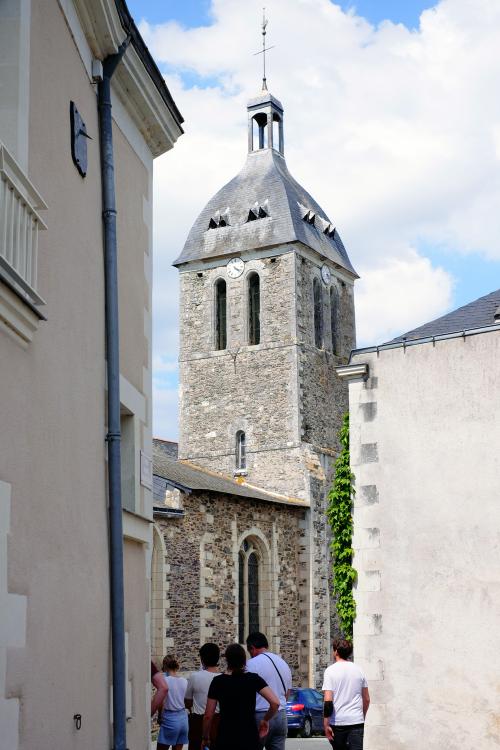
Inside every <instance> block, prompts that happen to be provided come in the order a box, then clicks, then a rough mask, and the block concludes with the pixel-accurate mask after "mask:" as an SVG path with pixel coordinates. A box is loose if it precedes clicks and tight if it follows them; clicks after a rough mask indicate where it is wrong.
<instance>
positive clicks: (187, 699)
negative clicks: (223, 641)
mask: <svg viewBox="0 0 500 750" xmlns="http://www.w3.org/2000/svg"><path fill="white" fill-rule="evenodd" d="M219 656H220V652H219V647H218V646H217V644H216V643H204V644H203V646H202V647H201V648H200V661H201V665H202V669H199V670H198V671H197V672H193V673H192V674H191V675H190V676H189V679H188V684H187V688H186V695H185V696H184V703H185V705H186V708H187V709H188V710H189V712H190V713H189V747H188V750H200V747H201V737H202V724H203V714H204V713H205V708H206V707H207V695H208V688H209V687H210V685H211V683H212V680H213V678H214V677H215V676H216V675H218V674H220V672H219V667H218V664H219ZM216 711H217V716H214V719H213V721H212V726H211V731H210V739H211V741H212V742H215V738H216V736H217V728H218V725H219V710H218V708H217V709H216Z"/></svg>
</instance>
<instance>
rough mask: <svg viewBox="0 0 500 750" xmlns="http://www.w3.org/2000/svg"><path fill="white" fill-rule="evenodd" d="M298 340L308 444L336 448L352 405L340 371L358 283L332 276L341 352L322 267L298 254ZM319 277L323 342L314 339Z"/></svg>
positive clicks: (349, 342) (349, 344)
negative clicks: (335, 343)
mask: <svg viewBox="0 0 500 750" xmlns="http://www.w3.org/2000/svg"><path fill="white" fill-rule="evenodd" d="M296 265H297V339H298V341H299V342H300V347H299V403H300V410H301V433H302V439H303V440H304V442H306V443H312V444H314V445H316V446H321V447H324V448H328V449H330V450H336V448H337V434H338V430H339V428H340V426H341V423H342V415H343V414H344V413H345V412H346V411H347V408H348V396H347V386H346V385H345V383H342V382H341V381H340V379H339V378H338V377H337V375H336V373H335V367H337V366H338V365H341V364H345V363H346V362H347V360H348V358H349V354H350V352H351V349H352V348H353V347H354V345H355V328H354V301H353V287H352V285H351V284H347V283H346V282H343V281H341V280H340V279H338V278H336V277H335V276H334V275H332V285H333V287H334V288H335V290H336V296H337V299H338V309H339V312H338V331H339V335H338V337H337V339H338V341H339V349H338V354H337V355H335V354H334V353H333V351H332V348H333V347H332V335H331V325H330V317H331V314H330V287H329V286H326V285H325V284H324V283H323V281H322V280H321V275H320V268H319V267H318V266H317V265H315V264H313V263H312V262H311V261H310V260H309V259H308V258H304V257H301V256H299V255H298V256H297V258H296ZM315 277H316V278H318V279H319V280H320V283H321V288H322V292H323V295H322V298H323V347H322V348H321V349H318V348H317V347H316V346H315V344H314V301H313V279H314V278H315Z"/></svg>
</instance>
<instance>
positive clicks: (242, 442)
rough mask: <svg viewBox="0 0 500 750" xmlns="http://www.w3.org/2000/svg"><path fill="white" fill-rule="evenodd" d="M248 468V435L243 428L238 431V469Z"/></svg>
mask: <svg viewBox="0 0 500 750" xmlns="http://www.w3.org/2000/svg"><path fill="white" fill-rule="evenodd" d="M246 468H247V453H246V437H245V433H244V432H243V430H238V432H237V433H236V470H237V471H243V470H244V469H246Z"/></svg>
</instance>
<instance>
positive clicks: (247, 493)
mask: <svg viewBox="0 0 500 750" xmlns="http://www.w3.org/2000/svg"><path fill="white" fill-rule="evenodd" d="M153 474H155V475H156V476H160V477H163V479H166V480H167V481H168V482H169V483H170V484H172V486H174V487H177V488H178V489H181V490H182V489H184V490H204V491H207V492H216V493H218V494H224V495H237V496H239V497H246V498H253V499H255V500H264V501H266V502H268V503H269V502H271V503H285V504H286V505H298V506H302V507H308V505H309V503H308V502H307V501H306V500H300V499H299V498H295V497H288V496H287V495H279V494H278V493H275V492H267V491H266V490H263V489H260V488H259V487H255V486H254V485H250V484H247V483H246V482H245V481H241V482H238V481H235V480H234V479H231V478H229V477H225V476H223V475H222V474H218V473H217V472H215V471H209V470H208V469H204V468H202V467H201V466H196V465H195V464H192V463H190V462H187V461H176V460H175V459H173V458H171V457H170V456H168V455H167V454H166V453H165V452H164V451H163V450H162V447H161V446H158V445H157V441H156V440H154V441H153Z"/></svg>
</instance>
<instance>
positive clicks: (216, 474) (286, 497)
mask: <svg viewBox="0 0 500 750" xmlns="http://www.w3.org/2000/svg"><path fill="white" fill-rule="evenodd" d="M177 463H180V464H183V465H184V466H189V467H190V468H192V469H195V470H197V471H201V472H203V473H204V474H208V475H209V476H212V477H220V478H221V479H225V480H226V481H227V482H231V484H234V485H236V486H237V487H243V486H245V487H248V488H249V489H251V490H257V492H262V493H263V494H264V495H269V497H275V498H279V499H281V500H286V501H288V502H295V503H301V504H303V503H307V500H303V499H301V498H300V497H293V496H292V495H283V494H281V493H279V492H272V491H271V490H265V489H263V488H262V487H259V486H258V485H256V484H251V483H250V482H247V481H246V480H245V479H244V478H243V477H240V480H241V481H237V480H235V479H234V477H231V476H229V475H228V474H221V472H218V471H214V470H213V469H207V468H205V467H204V466H199V464H195V463H193V462H192V461H188V460H187V459H182V458H181V459H177Z"/></svg>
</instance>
